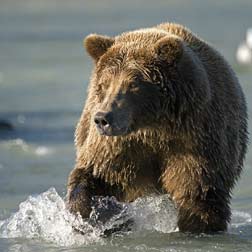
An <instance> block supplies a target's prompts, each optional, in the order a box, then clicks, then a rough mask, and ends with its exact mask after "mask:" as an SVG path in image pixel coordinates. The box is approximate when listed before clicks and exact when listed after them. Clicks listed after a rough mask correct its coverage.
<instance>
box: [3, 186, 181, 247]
mask: <svg viewBox="0 0 252 252" xmlns="http://www.w3.org/2000/svg"><path fill="white" fill-rule="evenodd" d="M111 202H113V203H112V204H113V205H114V206H117V207H118V206H119V207H118V209H120V211H119V213H116V214H115V215H113V216H111V217H110V218H109V220H108V221H106V222H102V221H100V219H101V217H99V215H102V214H104V210H101V208H104V209H105V210H106V209H108V208H109V206H110V205H111ZM108 210H109V209H108ZM101 212H102V213H101ZM128 220H133V223H134V224H133V225H131V230H133V232H137V231H142V230H153V231H159V232H165V233H169V232H172V231H174V230H175V228H176V214H175V210H174V207H173V206H172V204H171V202H169V200H168V197H167V195H162V196H150V197H146V198H140V199H137V200H136V201H135V202H133V203H131V204H122V203H119V202H117V201H116V200H115V198H113V197H111V198H109V197H105V198H102V199H101V198H99V200H98V204H97V203H96V206H95V207H93V210H92V212H91V214H90V219H89V221H83V220H82V218H81V217H80V216H78V217H76V216H73V215H72V214H70V213H69V212H68V211H67V209H66V206H65V202H64V200H63V199H62V198H61V197H60V196H59V195H58V193H57V192H56V190H55V189H54V188H50V189H49V190H48V191H46V192H44V193H42V194H39V195H37V196H29V197H28V199H27V200H26V201H24V202H22V203H21V204H20V205H19V210H18V211H17V212H16V213H14V214H13V215H12V216H11V217H9V218H8V219H6V220H3V221H0V238H17V237H21V238H37V239H43V240H45V241H47V242H52V243H55V244H57V245H60V246H73V245H74V246H78V245H82V244H90V243H94V242H99V243H103V242H104V239H103V238H102V236H103V234H104V233H105V231H106V230H110V229H115V228H116V227H118V226H119V227H120V226H121V225H122V224H123V223H126V222H127V221H128ZM94 224H95V225H94ZM76 230H79V231H80V232H81V233H80V232H76Z"/></svg>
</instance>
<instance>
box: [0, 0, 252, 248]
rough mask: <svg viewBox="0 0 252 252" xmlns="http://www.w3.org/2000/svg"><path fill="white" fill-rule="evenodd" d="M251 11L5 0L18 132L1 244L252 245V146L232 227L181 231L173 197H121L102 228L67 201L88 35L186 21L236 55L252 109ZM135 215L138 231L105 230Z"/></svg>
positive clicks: (8, 73)
mask: <svg viewBox="0 0 252 252" xmlns="http://www.w3.org/2000/svg"><path fill="white" fill-rule="evenodd" d="M251 13H252V2H251V1H250V0H240V1H234V0H222V1H217V0H211V1H210V0H209V1H200V0H189V1H182V0H167V1H162V0H156V1H150V0H145V1H144V0H135V1H133V0H128V1H116V0H108V1H98V0H92V1H88V0H82V1H81V0H78V1H77V0H73V1H67V0H61V1H56V0H43V1H42V0H41V1H35V0H1V2H0V119H6V120H9V121H10V122H11V123H12V124H13V125H14V127H15V131H14V132H13V133H4V134H1V136H0V251H1V252H5V251H13V252H17V251H25V252H28V251H52V252H56V251H73V252H77V251H111V252H113V251H173V252H178V251H252V217H251V216H252V184H251V181H252V169H251V168H252V167H251V166H252V152H251V148H249V151H248V154H247V158H246V163H245V167H244V168H245V169H244V172H243V174H242V177H241V179H240V181H239V183H237V186H236V188H235V190H234V193H233V200H232V214H233V216H232V221H231V224H230V226H229V229H228V232H226V233H224V234H216V235H198V236H195V235H185V234H181V233H179V232H177V231H176V212H175V211H174V209H173V206H172V204H171V202H169V201H168V200H167V197H166V195H164V196H159V197H157V196H149V197H146V198H141V199H138V200H136V201H135V202H133V203H131V204H128V205H120V203H118V202H116V204H118V205H120V207H121V209H122V211H121V212H120V213H119V214H118V215H117V216H115V217H113V218H112V219H111V220H109V221H108V222H107V223H105V224H103V223H99V224H98V225H95V226H94V225H92V223H90V222H83V221H82V220H81V219H80V218H76V217H73V216H72V215H70V214H69V213H68V212H67V210H66V209H65V204H64V197H65V194H66V181H67V177H68V174H69V172H70V171H71V169H72V167H73V166H74V159H75V151H74V145H73V132H74V127H75V124H76V122H77V120H78V117H79V116H80V113H81V109H82V106H83V103H84V101H85V97H86V87H87V84H88V79H89V75H90V71H91V68H92V63H91V60H90V59H89V57H88V56H87V55H86V53H85V51H84V49H83V48H82V39H83V37H85V36H86V35H88V34H89V33H94V32H95V33H102V34H107V35H115V34H118V33H120V32H123V31H125V30H130V29H136V28H140V27H148V26H152V25H155V24H158V23H161V22H165V21H174V22H178V23H182V24H184V25H186V26H188V27H189V28H190V29H191V30H193V31H194V32H196V33H197V34H198V35H200V36H201V37H202V38H204V39H205V40H207V41H209V42H210V43H211V44H212V45H214V47H216V48H217V49H218V50H219V51H221V53H222V54H223V55H224V56H225V57H226V58H227V59H228V61H229V62H230V64H231V65H232V66H233V68H234V70H235V71H236V73H237V75H238V77H239V79H240V82H241V85H242V87H243V89H244V91H245V94H246V98H247V102H248V109H249V116H251V109H252V99H251V98H252V97H251V96H252V86H251V83H252V66H239V65H238V64H237V63H236V61H235V51H236V48H237V46H238V44H239V43H240V42H241V41H242V40H243V39H244V36H245V32H246V29H247V27H249V26H251V25H252V24H251ZM249 130H251V123H249ZM104 200H105V203H106V202H107V201H110V200H112V201H113V200H114V199H104ZM106 200H107V201H106ZM96 211H97V209H95V208H94V209H93V217H94V219H95V216H96V214H97V212H96ZM129 218H130V219H134V226H133V227H132V230H131V231H124V232H121V233H117V234H114V235H112V236H109V237H107V238H106V237H104V235H103V234H104V231H105V230H106V229H109V228H111V227H113V226H114V225H117V224H118V225H120V223H121V222H122V221H125V219H129ZM73 226H74V227H75V228H77V229H80V230H82V231H83V232H84V233H85V234H84V235H81V234H80V233H76V232H74V230H73V228H72V227H73Z"/></svg>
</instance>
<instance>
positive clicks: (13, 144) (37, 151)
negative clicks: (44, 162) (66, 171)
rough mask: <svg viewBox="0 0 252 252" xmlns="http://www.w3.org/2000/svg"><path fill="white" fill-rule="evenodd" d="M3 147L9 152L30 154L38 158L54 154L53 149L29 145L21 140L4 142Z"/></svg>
mask: <svg viewBox="0 0 252 252" xmlns="http://www.w3.org/2000/svg"><path fill="white" fill-rule="evenodd" d="M1 144H2V146H3V147H5V148H6V149H7V150H12V151H16V152H21V153H28V154H33V155H36V156H45V155H48V154H52V153H53V150H52V148H49V147H47V146H35V145H31V144H28V143H27V142H26V141H24V140H23V139H21V138H17V139H14V140H8V141H2V143H1Z"/></svg>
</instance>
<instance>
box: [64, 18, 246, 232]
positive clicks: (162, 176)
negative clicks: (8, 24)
mask: <svg viewBox="0 0 252 252" xmlns="http://www.w3.org/2000/svg"><path fill="white" fill-rule="evenodd" d="M84 45H85V47H86V50H87V52H88V53H89V55H90V56H91V57H92V58H93V60H94V63H95V67H94V71H93V73H92V77H91V80H90V85H89V89H88V97H87V100H86V104H85V106H84V109H83V113H82V115H81V118H80V120H79V123H78V126H77V129H76V134H75V143H76V148H77V158H76V159H77V160H76V166H75V168H74V169H73V171H72V172H71V174H70V176H69V181H68V193H67V204H68V207H69V209H70V211H71V212H73V213H77V212H79V213H80V214H81V216H82V217H83V218H86V217H88V216H89V214H90V211H91V206H90V202H91V197H92V196H94V195H101V196H115V197H116V198H117V199H118V200H119V201H123V202H131V201H134V200H135V199H136V198H137V197H141V196H143V195H148V194H152V193H158V194H160V193H167V194H169V195H170V197H171V199H172V200H173V201H174V203H175V205H176V207H177V209H178V227H179V230H180V231H182V232H196V233H199V232H215V231H224V230H226V228H227V224H228V222H229V221H230V215H231V212H230V198H231V191H232V188H233V187H234V185H235V183H236V181H237V179H238V178H239V175H240V173H241V170H242V166H243V160H244V156H245V153H246V149H247V111H246V103H245V99H244V95H243V92H242V89H241V87H240V85H239V82H238V80H237V78H236V76H235V74H234V72H233V71H232V69H231V67H230V66H229V64H228V63H227V62H226V61H225V59H224V58H223V57H222V56H221V55H220V54H219V53H218V52H217V51H216V50H215V49H214V48H213V47H212V46H210V45H209V44H207V43H206V42H205V41H203V40H202V39H200V38H199V37H197V36H196V35H194V34H193V33H192V32H191V31H190V30H188V29H187V28H185V27H183V26H181V25H178V24H175V23H164V24H160V25H158V26H156V27H153V28H147V29H140V30H136V31H130V32H125V33H122V34H121V35H119V36H116V37H113V38H112V37H107V36H102V35H96V34H91V35H89V36H88V37H86V39H85V40H84Z"/></svg>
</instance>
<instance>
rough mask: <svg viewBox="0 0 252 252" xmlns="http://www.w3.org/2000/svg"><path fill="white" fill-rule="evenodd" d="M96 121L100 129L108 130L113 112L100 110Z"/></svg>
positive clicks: (95, 118)
mask: <svg viewBox="0 0 252 252" xmlns="http://www.w3.org/2000/svg"><path fill="white" fill-rule="evenodd" d="M94 122H95V124H96V126H97V128H98V129H99V130H102V131H106V130H107V129H108V128H109V127H110V126H111V124H112V114H111V113H110V112H108V113H105V112H98V113H97V114H96V115H95V117H94Z"/></svg>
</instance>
